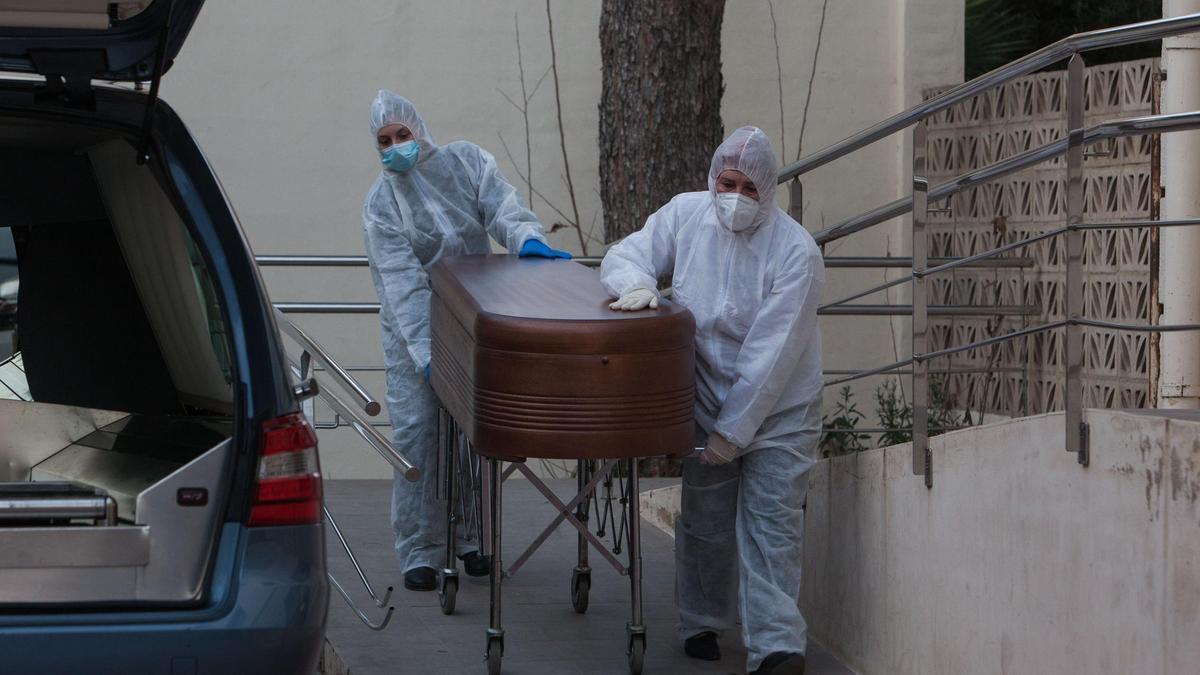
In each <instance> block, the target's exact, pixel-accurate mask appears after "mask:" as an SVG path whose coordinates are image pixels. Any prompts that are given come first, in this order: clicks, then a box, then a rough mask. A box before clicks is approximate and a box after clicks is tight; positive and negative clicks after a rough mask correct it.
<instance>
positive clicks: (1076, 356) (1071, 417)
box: [1063, 54, 1088, 466]
mask: <svg viewBox="0 0 1200 675" xmlns="http://www.w3.org/2000/svg"><path fill="white" fill-rule="evenodd" d="M1083 66H1084V63H1083V57H1082V56H1080V55H1079V54H1075V55H1074V56H1072V57H1071V61H1070V63H1069V64H1068V66H1067V228H1068V229H1067V232H1066V234H1065V235H1064V236H1065V237H1066V242H1065V243H1066V253H1067V278H1066V282H1065V284H1066V287H1065V288H1064V289H1063V291H1064V293H1065V298H1066V307H1065V314H1066V317H1065V318H1066V320H1067V325H1066V328H1065V329H1064V331H1065V333H1066V341H1065V344H1064V349H1065V356H1066V366H1067V384H1066V389H1065V391H1064V392H1063V407H1064V409H1065V418H1066V449H1067V452H1073V453H1075V454H1076V455H1077V456H1078V458H1079V463H1080V464H1082V465H1084V466H1087V464H1088V449H1087V443H1086V438H1087V427H1086V425H1085V424H1084V422H1083V359H1084V357H1083V326H1081V325H1079V324H1078V323H1076V322H1077V321H1079V320H1080V319H1082V318H1083V230H1080V229H1078V226H1079V225H1080V224H1082V223H1083V141H1084V118H1083V112H1084V110H1083V107H1084V86H1083V84H1084V70H1083Z"/></svg>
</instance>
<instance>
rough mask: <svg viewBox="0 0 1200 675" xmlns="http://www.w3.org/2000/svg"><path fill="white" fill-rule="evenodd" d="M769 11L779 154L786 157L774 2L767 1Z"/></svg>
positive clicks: (785, 129) (777, 31)
mask: <svg viewBox="0 0 1200 675" xmlns="http://www.w3.org/2000/svg"><path fill="white" fill-rule="evenodd" d="M767 8H768V9H770V10H771V39H773V40H775V82H776V84H778V85H779V154H780V155H781V156H783V157H787V128H786V127H785V126H784V125H783V63H782V62H780V59H779V24H778V23H777V22H776V21H775V2H774V1H773V0H767Z"/></svg>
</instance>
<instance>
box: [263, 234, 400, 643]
mask: <svg viewBox="0 0 1200 675" xmlns="http://www.w3.org/2000/svg"><path fill="white" fill-rule="evenodd" d="M267 257H269V256H267ZM305 258H308V260H307V262H306V264H320V263H313V262H312V259H313V258H316V256H305ZM268 264H269V263H268ZM338 264H342V263H341V261H339V263H338ZM275 322H276V324H277V325H278V327H279V329H280V331H282V332H283V333H284V334H285V335H287V336H288V337H290V338H291V339H292V340H294V341H295V342H296V344H297V345H299V346H300V349H301V351H300V360H299V363H296V362H293V363H292V364H291V365H292V367H293V368H295V369H296V371H297V372H298V373H299V375H300V380H301V382H304V381H307V380H308V379H309V378H310V376H311V375H312V374H313V373H314V371H316V370H320V371H321V372H324V373H327V374H328V375H329V377H330V378H331V379H332V380H333V381H334V382H335V383H337V384H338V385H339V386H340V387H341V388H342V389H343V390H344V391H346V392H348V393H349V394H350V395H351V396H353V398H354V400H355V403H356V404H357V407H358V408H360V409H361V410H362V412H363V413H365V414H366V415H369V416H372V417H374V416H375V415H378V414H379V412H380V410H381V408H382V407H381V406H380V405H379V402H378V401H376V400H375V399H374V398H373V397H372V396H371V394H370V393H369V392H368V391H367V389H366V388H365V387H364V386H363V385H362V384H361V383H359V382H358V381H357V380H356V379H354V377H353V376H352V375H351V374H350V372H349V369H347V368H344V367H343V366H342V365H341V364H339V363H338V362H337V361H336V360H334V358H333V357H332V356H330V355H329V352H328V351H327V350H326V349H325V348H324V347H323V346H321V344H320V343H318V342H317V341H316V340H314V339H313V338H312V336H310V335H309V334H308V333H306V332H305V331H303V330H302V329H301V328H300V327H299V326H297V325H295V324H294V323H292V321H291V319H289V318H288V317H286V316H284V314H283V313H282V312H280V311H279V310H278V308H277V309H276V313H275ZM314 360H315V361H316V362H317V364H318V366H319V367H318V368H314V367H313V363H312V362H313V361H314ZM315 391H316V395H317V396H319V397H320V398H321V399H323V400H324V401H325V402H326V403H327V404H328V405H329V407H330V408H332V409H333V410H334V413H335V415H336V417H335V419H336V420H338V421H337V423H336V424H335V426H341V420H343V419H344V420H346V421H347V424H346V426H349V427H351V428H352V429H354V431H355V432H357V433H358V435H359V436H360V437H362V439H363V440H364V441H366V443H367V445H369V446H370V447H371V448H372V449H373V450H375V452H377V453H379V456H380V457H383V459H384V460H385V461H387V462H388V464H391V465H392V467H393V468H394V469H395V470H396V471H397V472H399V473H400V474H401V475H403V476H404V477H405V478H406V479H408V480H410V481H415V480H417V478H419V477H420V475H421V472H420V470H419V469H418V468H417V467H416V466H414V465H413V463H412V462H410V461H409V460H408V458H407V457H405V456H404V455H403V454H402V453H400V452H399V451H398V450H396V448H395V447H394V446H393V445H392V444H391V443H390V442H389V441H388V439H387V438H386V437H385V436H384V435H383V434H381V433H380V432H379V431H378V430H377V429H376V428H375V427H374V426H373V425H372V424H371V423H370V422H369V421H367V420H366V419H365V418H364V417H363V416H362V413H360V412H358V410H356V409H355V408H353V407H351V405H350V404H349V403H347V402H345V401H343V400H342V399H341V397H339V396H338V395H337V394H335V393H333V391H331V390H329V389H327V388H325V387H316V388H315ZM322 510H323V511H324V514H325V519H326V521H327V522H328V523H329V526H330V527H331V528H332V529H333V532H334V534H336V535H337V538H338V541H339V542H341V545H342V548H343V549H344V550H345V551H346V556H347V557H348V558H349V559H350V564H351V565H353V566H354V571H355V572H356V573H357V575H358V578H359V581H361V582H362V585H363V587H364V588H366V590H367V593H368V594H370V596H371V600H372V601H373V602H374V603H375V606H376V607H379V608H383V607H384V606H385V605H387V602H388V600H389V599H391V597H392V591H393V587H392V586H388V588H387V590H386V591H385V592H384V595H383V597H382V598H380V597H379V595H378V594H377V593H376V592H375V589H374V587H373V586H372V585H371V582H370V580H368V579H367V576H366V574H365V573H364V572H363V569H362V566H360V565H359V564H358V558H357V556H355V555H354V550H353V549H352V548H351V546H350V543H349V542H347V541H346V537H345V536H343V535H342V530H341V528H340V527H338V524H337V521H336V520H335V519H334V517H333V514H331V513H330V512H329V510H328V509H325V508H324V507H322ZM326 576H327V577H328V578H329V582H330V584H332V586H333V588H334V590H336V591H337V593H338V595H340V596H341V597H342V600H344V601H345V602H346V604H348V605H349V606H350V609H351V610H353V611H354V614H355V615H356V616H357V617H358V618H359V620H360V621H362V622H363V624H364V625H366V626H367V627H368V628H370V629H371V630H375V631H379V630H383V629H384V628H386V627H387V625H388V623H389V622H390V621H391V619H392V614H393V612H395V608H394V607H390V606H389V607H388V608H387V611H386V612H385V614H384V616H383V619H382V620H380V621H378V622H376V621H372V620H371V618H370V617H368V616H367V614H366V613H365V612H363V611H362V609H360V608H359V607H358V605H357V604H356V603H355V602H354V599H353V598H351V597H350V594H349V593H347V592H346V589H345V588H343V587H342V584H341V583H340V582H338V580H337V578H336V577H335V576H334V575H333V574H332V573H330V572H326Z"/></svg>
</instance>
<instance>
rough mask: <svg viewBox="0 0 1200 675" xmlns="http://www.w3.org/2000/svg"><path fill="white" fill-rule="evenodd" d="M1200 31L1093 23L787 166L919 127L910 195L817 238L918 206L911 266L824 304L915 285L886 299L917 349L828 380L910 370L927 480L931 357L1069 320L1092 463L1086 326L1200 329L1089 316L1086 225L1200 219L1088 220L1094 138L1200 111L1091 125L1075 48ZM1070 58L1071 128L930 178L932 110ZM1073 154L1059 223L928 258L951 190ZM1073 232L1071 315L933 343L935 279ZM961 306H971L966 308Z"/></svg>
mask: <svg viewBox="0 0 1200 675" xmlns="http://www.w3.org/2000/svg"><path fill="white" fill-rule="evenodd" d="M1197 31H1200V15H1191V16H1187V17H1180V18H1176V19H1166V20H1162V21H1152V22H1147V23H1144V24H1135V25H1133V26H1122V27H1118V28H1113V29H1107V30H1103V31H1093V32H1091V33H1083V34H1080V35H1076V36H1072V37H1071V38H1067V39H1065V40H1062V41H1060V42H1057V43H1055V44H1054V45H1051V46H1050V47H1047V48H1045V49H1042V50H1039V51H1037V52H1034V53H1033V54H1031V55H1029V56H1027V57H1025V58H1023V59H1019V60H1018V61H1015V62H1013V63H1012V64H1009V65H1008V66H1004V67H1001V68H998V69H996V70H994V71H992V72H991V73H988V74H987V75H984V76H982V77H980V78H976V79H975V80H972V81H971V82H968V83H967V84H965V85H962V86H960V87H956V88H955V89H952V90H950V91H949V92H946V93H945V94H943V95H941V96H939V97H936V98H934V99H931V100H930V101H927V102H925V103H924V104H922V105H920V106H917V107H915V108H913V109H911V110H909V111H906V112H904V113H901V114H900V115H897V116H894V117H892V118H889V119H888V120H885V121H883V122H881V123H879V124H877V125H875V126H874V127H871V128H870V129H868V130H866V131H863V132H860V133H859V134H856V135H854V136H852V137H850V138H848V139H846V140H844V141H842V142H840V143H836V144H834V145H832V146H830V147H829V148H826V149H825V150H823V151H821V152H819V153H816V155H814V156H812V157H810V158H806V160H802V161H801V162H798V163H797V164H795V165H792V166H791V167H789V168H788V169H787V170H786V171H785V172H784V176H783V179H784V180H786V179H790V178H793V177H795V176H798V175H800V174H801V173H803V172H804V171H807V170H810V169H812V168H815V167H817V166H820V165H822V164H825V163H827V162H829V161H832V160H833V159H836V158H837V157H840V156H843V155H845V154H848V153H850V152H853V151H854V150H857V149H858V148H861V147H863V146H864V145H866V144H868V143H870V142H872V141H873V140H877V139H878V138H881V137H883V136H884V135H887V134H890V133H893V132H894V131H897V130H900V129H904V128H907V127H909V126H911V127H913V130H912V134H913V136H912V147H913V156H912V190H911V195H910V196H909V197H906V198H902V199H898V200H896V201H894V202H892V203H891V204H887V205H885V206H882V207H879V208H876V209H873V210H871V211H868V212H866V213H863V214H861V215H859V216H855V217H854V218H850V219H848V220H846V221H843V222H841V223H838V224H837V225H834V226H833V227H831V228H827V229H825V230H822V231H821V232H818V233H816V234H815V235H814V237H815V238H816V239H817V241H818V243H822V244H824V243H827V242H830V241H833V240H835V239H840V238H842V237H845V236H849V235H851V234H853V233H855V232H859V231H862V230H864V229H866V228H869V227H871V226H873V225H876V224H878V223H881V222H884V221H886V220H889V219H891V218H895V217H897V216H900V215H904V214H906V213H910V212H911V214H912V227H911V247H912V257H911V259H910V260H909V263H910V265H909V274H908V275H907V276H905V277H901V278H899V279H895V280H892V281H889V282H886V283H884V284H881V285H878V286H875V287H873V288H869V289H866V290H864V291H861V292H857V293H854V294H852V295H850V296H848V297H845V298H842V299H840V300H837V301H835V302H832V303H828V304H827V305H825V306H824V307H823V308H822V310H823V313H825V314H829V313H837V312H841V311H845V310H847V309H849V308H855V307H863V306H856V305H853V304H848V303H849V302H850V301H851V300H855V299H858V298H862V297H865V296H868V295H871V294H873V293H877V292H879V291H882V290H884V289H887V288H891V287H894V286H899V285H902V284H909V285H911V293H912V304H911V305H909V306H907V308H906V309H907V310H908V311H907V312H904V311H902V310H903V309H905V307H904V306H891V307H888V308H886V309H887V311H886V312H881V313H888V314H893V315H895V314H905V313H907V314H909V315H910V316H911V320H912V337H911V353H912V356H911V357H910V358H907V359H903V360H900V361H896V362H894V363H890V364H887V365H883V366H879V367H875V368H869V369H864V370H860V371H857V372H853V371H848V372H845V373H844V374H843V375H841V376H839V377H834V378H832V379H828V380H826V382H825V385H826V386H833V385H837V384H843V383H845V382H849V381H852V380H857V379H861V378H864V377H870V376H876V375H892V374H897V373H900V372H902V371H904V370H905V369H907V372H909V373H910V374H911V377H912V386H913V394H912V411H913V413H912V419H913V424H912V429H911V433H912V462H913V472H914V473H915V474H917V475H924V477H925V484H926V485H927V486H928V487H932V485H933V468H932V453H931V452H930V450H929V433H930V431H933V429H931V428H930V425H929V407H928V404H929V376H930V374H931V368H930V363H931V362H932V361H934V360H936V359H939V358H943V357H947V356H950V355H953V354H957V353H961V352H966V351H971V350H974V349H980V348H983V347H988V346H991V345H996V344H1000V343H1002V342H1007V341H1009V340H1014V339H1021V338H1027V337H1029V336H1031V335H1035V334H1037V333H1042V332H1046V331H1050V330H1056V329H1062V330H1063V331H1064V332H1065V340H1064V346H1065V356H1066V358H1065V361H1066V384H1065V388H1064V408H1065V415H1064V417H1065V425H1066V443H1065V445H1066V450H1067V451H1068V452H1072V453H1074V454H1075V455H1076V456H1077V458H1078V461H1079V463H1080V464H1081V465H1084V466H1087V464H1088V462H1089V460H1090V458H1089V455H1088V440H1089V439H1088V427H1087V425H1086V424H1085V423H1084V422H1083V405H1082V404H1083V383H1082V371H1083V363H1084V353H1083V332H1082V331H1083V328H1084V327H1098V328H1105V329H1110V330H1120V331H1136V332H1152V333H1162V332H1174V331H1191V330H1200V324H1186V325H1171V326H1164V325H1139V324H1124V323H1118V322H1111V321H1098V320H1095V319H1089V318H1086V317H1084V316H1083V309H1084V304H1083V233H1084V232H1085V231H1088V230H1103V229H1128V228H1149V227H1187V226H1195V225H1200V219H1188V220H1173V221H1162V222H1157V221H1136V222H1118V223H1085V222H1083V215H1084V209H1083V191H1084V185H1083V157H1084V155H1083V152H1084V148H1085V147H1086V146H1087V145H1089V144H1092V143H1096V142H1099V141H1102V140H1107V139H1110V138H1117V137H1121V136H1130V135H1141V134H1151V133H1158V134H1161V133H1170V132H1176V131H1187V130H1193V129H1198V128H1200V111H1192V112H1184V113H1178V114H1172V115H1153V116H1147V117H1138V118H1132V119H1122V120H1114V121H1109V122H1105V123H1102V124H1098V125H1095V126H1093V127H1090V128H1088V127H1085V126H1084V121H1083V119H1084V118H1083V112H1084V90H1083V82H1084V69H1083V68H1084V64H1083V57H1082V56H1080V55H1079V54H1078V53H1077V52H1079V51H1084V50H1086V49H1095V48H1099V47H1107V46H1115V45H1118V44H1130V43H1133V42H1139V41H1144V40H1150V39H1158V38H1162V37H1168V36H1172V35H1180V34H1183V33H1189V32H1197ZM1068 56H1069V57H1070V61H1069V63H1068V68H1067V82H1066V84H1067V86H1066V103H1067V120H1066V129H1067V133H1066V135H1065V136H1064V137H1063V138H1062V139H1060V140H1058V141H1055V142H1052V143H1048V144H1046V145H1043V146H1041V147H1039V148H1034V149H1032V150H1028V151H1026V152H1023V153H1021V154H1018V155H1016V156H1013V157H1011V158H1008V159H1006V160H1003V161H1000V162H996V163H994V164H992V165H990V166H986V167H982V168H980V169H977V170H975V171H972V172H969V173H966V174H963V175H961V176H958V177H956V178H954V179H952V180H950V181H947V182H946V183H943V184H941V185H939V186H937V187H934V188H932V189H931V188H930V186H929V181H928V177H927V158H928V148H927V130H926V124H925V121H924V120H925V118H926V117H927V116H929V115H931V114H933V113H934V112H937V111H940V110H942V109H944V108H946V107H948V106H950V105H953V104H954V103H956V102H958V101H961V100H963V99H964V98H967V97H969V96H973V95H975V94H978V93H979V92H981V91H983V90H985V89H987V88H989V87H993V86H996V85H999V84H1003V83H1004V82H1007V81H1008V80H1010V79H1012V78H1014V77H1017V76H1019V75H1024V74H1026V73H1028V72H1031V71H1032V70H1035V69H1037V68H1040V67H1042V66H1044V65H1048V64H1050V63H1053V62H1054V61H1057V60H1060V59H1061V58H1064V57H1068ZM1062 155H1065V156H1066V174H1067V176H1066V207H1067V208H1066V223H1065V224H1064V225H1063V226H1062V227H1059V228H1056V229H1053V230H1050V231H1048V232H1043V233H1040V234H1038V235H1035V236H1032V237H1028V238H1026V239H1023V240H1021V241H1017V242H1011V243H1008V244H1004V245H1002V246H998V247H994V248H992V249H990V250H987V251H983V252H980V253H977V254H974V255H970V256H966V257H963V258H958V259H955V260H947V261H937V263H936V264H934V265H933V266H930V263H931V262H932V261H931V260H930V259H929V257H928V249H927V247H928V242H927V239H926V231H925V228H926V224H927V223H928V219H929V214H930V213H931V212H932V211H933V209H931V208H930V202H936V201H940V200H943V199H945V198H947V197H949V196H951V195H953V194H956V193H958V192H960V191H962V190H965V189H967V188H970V187H974V186H976V185H980V184H982V183H984V182H986V181H989V180H993V179H995V178H998V177H1001V176H1005V175H1008V174H1011V173H1013V172H1015V171H1019V170H1021V169H1024V168H1026V167H1029V166H1032V165H1034V164H1037V163H1039V162H1043V161H1046V160H1048V159H1051V158H1054V157H1058V156H1062ZM793 186H794V189H795V192H794V195H793V196H795V195H796V194H798V193H799V192H800V190H801V188H800V187H799V182H798V181H794V182H793ZM1058 237H1062V238H1063V239H1065V249H1066V281H1065V300H1066V302H1065V315H1066V318H1064V319H1062V320H1058V321H1051V322H1047V323H1043V324H1040V325H1036V326H1026V327H1023V328H1021V329H1018V330H1013V331H1010V332H1008V333H1004V334H1000V335H992V336H989V337H987V338H985V339H981V340H977V341H974V342H970V343H967V344H961V345H955V346H951V347H947V348H944V349H939V350H935V351H929V350H928V347H929V345H928V334H927V331H928V328H929V317H930V316H931V315H936V314H940V313H945V312H944V308H939V307H937V306H930V305H929V304H928V290H927V288H926V281H927V278H928V277H930V276H931V275H933V274H939V273H943V272H947V271H950V270H954V269H957V268H959V267H963V266H967V265H979V264H982V263H983V262H984V261H986V260H995V259H996V257H997V256H999V255H1001V254H1004V253H1008V252H1011V251H1016V250H1018V249H1022V248H1025V247H1028V246H1030V245H1032V244H1035V243H1037V242H1039V241H1043V240H1046V239H1050V238H1058ZM977 309H981V310H986V311H983V312H982V313H983V314H986V315H996V314H1001V313H1003V312H999V311H997V310H1000V309H1002V308H998V307H986V308H982V307H981V308H977ZM963 311H966V309H965V308H964V310H963Z"/></svg>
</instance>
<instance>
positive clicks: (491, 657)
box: [487, 637, 504, 675]
mask: <svg viewBox="0 0 1200 675" xmlns="http://www.w3.org/2000/svg"><path fill="white" fill-rule="evenodd" d="M503 656H504V640H503V639H502V638H498V637H492V638H488V644H487V669H488V675H500V659H501V657H503Z"/></svg>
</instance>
